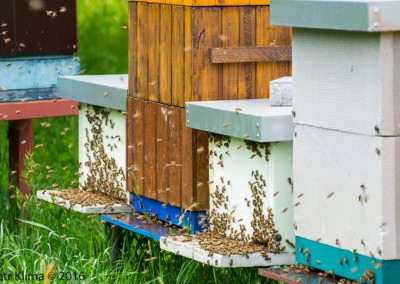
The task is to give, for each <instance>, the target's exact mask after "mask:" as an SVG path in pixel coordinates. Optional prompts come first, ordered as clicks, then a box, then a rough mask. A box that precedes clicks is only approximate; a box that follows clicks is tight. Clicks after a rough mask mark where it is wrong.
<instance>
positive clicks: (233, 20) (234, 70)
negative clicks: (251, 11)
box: [221, 7, 240, 100]
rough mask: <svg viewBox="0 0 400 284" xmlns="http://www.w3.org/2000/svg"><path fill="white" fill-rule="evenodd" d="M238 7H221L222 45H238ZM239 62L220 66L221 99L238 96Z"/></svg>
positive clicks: (234, 98) (232, 98) (230, 98)
mask: <svg viewBox="0 0 400 284" xmlns="http://www.w3.org/2000/svg"><path fill="white" fill-rule="evenodd" d="M239 9H240V8H238V7H227V8H222V18H221V19H222V35H221V41H222V45H223V47H232V46H239ZM238 75H239V64H237V63H232V64H224V65H223V66H222V99H224V100H236V99H237V98H238Z"/></svg>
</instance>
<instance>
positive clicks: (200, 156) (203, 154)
mask: <svg viewBox="0 0 400 284" xmlns="http://www.w3.org/2000/svg"><path fill="white" fill-rule="evenodd" d="M195 135H196V152H195V156H196V159H195V161H196V169H195V172H196V189H195V190H196V193H195V196H196V201H197V202H201V203H203V204H204V206H205V208H208V206H209V190H208V178H209V164H208V136H207V133H206V132H204V131H200V130H196V134H195ZM202 149H204V151H200V150H202Z"/></svg>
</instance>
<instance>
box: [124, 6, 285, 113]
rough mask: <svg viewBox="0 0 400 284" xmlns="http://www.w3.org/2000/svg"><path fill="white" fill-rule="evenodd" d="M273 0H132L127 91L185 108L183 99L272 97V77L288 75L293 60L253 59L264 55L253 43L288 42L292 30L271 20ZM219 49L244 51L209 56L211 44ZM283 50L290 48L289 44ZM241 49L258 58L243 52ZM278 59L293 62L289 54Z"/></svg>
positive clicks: (144, 97)
mask: <svg viewBox="0 0 400 284" xmlns="http://www.w3.org/2000/svg"><path fill="white" fill-rule="evenodd" d="M150 2H151V3H150ZM154 2H157V3H154ZM268 4H269V1H162V0H160V1H144V2H141V1H140V2H138V1H131V2H130V3H129V21H130V23H129V24H130V25H129V26H130V31H129V93H130V96H133V97H136V98H140V99H144V100H150V101H154V102H161V103H165V104H171V105H175V106H181V107H183V106H184V103H185V102H186V101H205V100H218V99H220V100H222V99H250V98H268V92H269V88H268V82H269V81H270V80H273V79H276V78H279V77H282V76H287V75H289V73H290V63H289V62H288V61H286V62H257V63H256V61H257V60H262V59H261V57H262V56H261V57H259V56H257V55H255V54H257V51H254V50H250V49H251V47H256V46H264V47H267V46H270V48H272V49H274V48H275V47H276V48H277V49H279V47H280V46H282V45H286V46H287V45H290V44H291V34H290V29H289V28H286V27H284V28H282V27H274V26H270V24H269V6H268ZM203 6H204V7H203ZM220 47H241V48H242V49H239V50H236V52H233V53H231V51H229V50H228V51H227V50H220V51H219V56H217V54H216V53H213V54H214V55H213V56H211V55H210V53H212V52H211V50H210V49H212V48H220ZM279 50H280V49H279ZM284 51H286V55H288V54H290V52H291V51H290V48H289V49H288V48H286V49H285V48H284ZM267 53H268V52H267ZM244 54H246V55H249V54H250V55H255V58H254V57H253V58H251V59H249V58H241V57H242V56H243V55H244ZM264 55H265V54H264ZM244 57H246V56H244ZM272 57H273V56H272ZM243 60H244V62H243ZM247 60H248V61H247ZM274 60H277V61H278V60H288V56H286V57H285V56H283V57H280V56H275V59H272V61H274ZM213 62H214V63H213ZM221 62H225V63H226V64H221ZM239 62H241V63H239Z"/></svg>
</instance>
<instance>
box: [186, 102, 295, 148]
mask: <svg viewBox="0 0 400 284" xmlns="http://www.w3.org/2000/svg"><path fill="white" fill-rule="evenodd" d="M292 109H293V108H292V107H271V105H270V101H269V100H268V99H254V100H224V101H204V102H188V103H186V125H187V127H190V128H194V129H200V130H204V131H208V132H212V133H217V134H222V135H228V136H232V137H237V138H244V139H246V140H251V141H256V142H274V141H292V140H293V135H294V124H293V117H292Z"/></svg>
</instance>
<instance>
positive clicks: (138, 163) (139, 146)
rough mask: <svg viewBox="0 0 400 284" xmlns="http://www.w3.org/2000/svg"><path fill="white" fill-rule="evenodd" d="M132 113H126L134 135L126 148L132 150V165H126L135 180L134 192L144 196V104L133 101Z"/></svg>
mask: <svg viewBox="0 0 400 284" xmlns="http://www.w3.org/2000/svg"><path fill="white" fill-rule="evenodd" d="M132 103H133V112H132V113H128V120H133V127H134V129H135V130H134V134H133V141H129V140H128V143H127V144H128V147H132V148H133V158H132V159H133V165H130V164H128V168H129V167H130V166H133V170H134V173H135V178H136V187H135V190H134V191H135V192H136V193H137V194H140V195H144V182H143V180H144V175H145V170H144V151H145V147H144V138H145V137H144V118H145V113H144V104H145V102H144V101H142V100H137V99H134V100H133V102H132Z"/></svg>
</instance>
